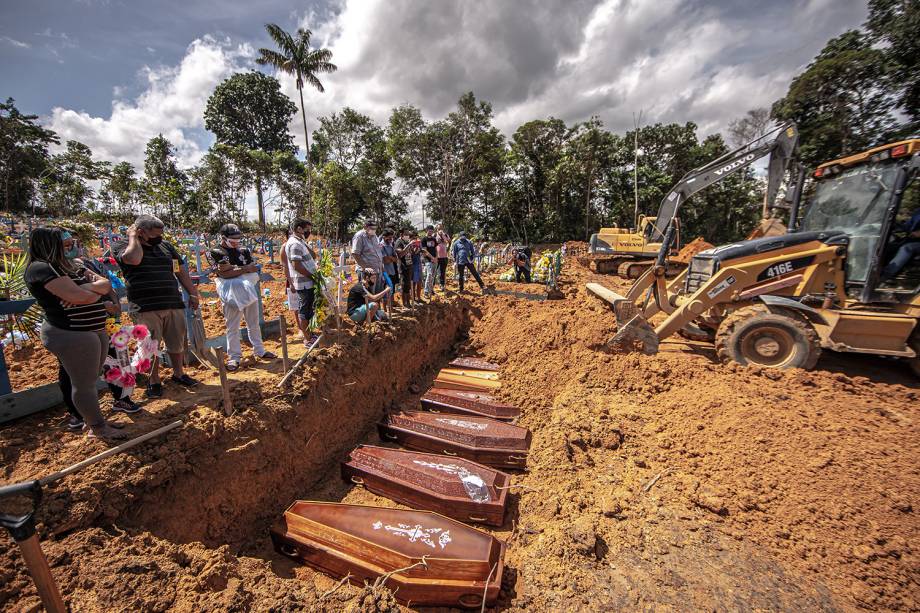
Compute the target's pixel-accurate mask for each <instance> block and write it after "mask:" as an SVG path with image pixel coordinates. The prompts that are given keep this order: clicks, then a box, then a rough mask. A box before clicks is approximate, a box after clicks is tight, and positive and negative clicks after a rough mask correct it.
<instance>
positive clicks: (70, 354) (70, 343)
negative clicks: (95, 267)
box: [25, 228, 125, 438]
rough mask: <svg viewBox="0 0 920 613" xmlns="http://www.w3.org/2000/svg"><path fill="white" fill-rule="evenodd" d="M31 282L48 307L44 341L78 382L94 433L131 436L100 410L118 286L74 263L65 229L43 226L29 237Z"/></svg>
mask: <svg viewBox="0 0 920 613" xmlns="http://www.w3.org/2000/svg"><path fill="white" fill-rule="evenodd" d="M25 282H26V285H27V286H28V287H29V291H30V292H31V293H32V295H33V296H34V297H35V300H36V301H37V302H38V304H39V305H40V306H41V307H42V308H43V309H44V310H45V320H44V321H43V322H42V329H41V339H42V344H43V345H44V346H45V347H46V348H47V349H48V351H50V352H51V353H53V354H54V355H55V356H57V358H58V359H59V360H60V361H61V364H62V365H63V366H64V369H65V370H66V371H67V374H68V375H69V376H70V380H71V383H72V385H73V392H72V396H71V398H72V400H73V403H74V406H76V408H77V410H78V411H79V412H80V415H82V416H83V420H84V421H85V422H86V426H87V427H88V428H89V429H90V434H91V435H92V436H98V437H103V438H125V435H124V434H123V433H122V432H120V431H119V430H117V429H115V428H114V427H112V425H111V424H109V423H107V422H106V421H105V418H104V417H103V416H102V412H101V411H100V410H99V394H98V392H97V391H96V381H97V379H98V378H99V373H100V372H101V371H102V365H103V363H104V362H105V356H106V354H107V352H108V346H109V337H108V334H106V332H105V319H106V310H105V306H104V305H103V303H102V298H103V296H107V295H108V293H109V292H110V291H111V289H112V286H111V284H110V283H109V280H108V279H105V278H103V277H101V276H99V275H97V274H95V273H93V272H90V271H88V270H87V269H86V268H79V269H76V268H74V266H73V264H72V263H70V262H69V261H68V260H67V258H66V257H65V254H64V241H63V238H62V235H61V231H60V230H59V229H56V228H37V229H35V230H33V231H32V234H31V235H30V236H29V265H28V267H26V273H25Z"/></svg>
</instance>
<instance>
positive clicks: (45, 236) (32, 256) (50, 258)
mask: <svg viewBox="0 0 920 613" xmlns="http://www.w3.org/2000/svg"><path fill="white" fill-rule="evenodd" d="M32 262H47V263H48V264H51V265H52V266H53V267H54V268H55V270H57V271H58V272H60V273H63V274H67V273H71V272H74V267H73V265H72V264H71V263H70V261H69V260H68V259H67V258H66V257H65V256H64V233H63V232H62V231H61V229H60V228H35V229H34V230H32V233H31V234H30V235H29V263H30V264H31V263H32Z"/></svg>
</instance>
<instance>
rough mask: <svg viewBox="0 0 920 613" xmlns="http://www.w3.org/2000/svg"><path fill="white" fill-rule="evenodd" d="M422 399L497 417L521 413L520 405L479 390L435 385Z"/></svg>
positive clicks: (512, 416) (513, 416)
mask: <svg viewBox="0 0 920 613" xmlns="http://www.w3.org/2000/svg"><path fill="white" fill-rule="evenodd" d="M421 400H422V402H430V403H433V404H439V405H446V406H449V407H456V408H458V409H466V410H469V411H473V412H475V413H484V414H486V415H488V416H491V417H494V418H497V419H514V418H515V417H518V416H519V415H520V414H521V410H520V409H519V408H518V407H516V406H512V405H510V404H504V403H502V402H499V401H497V400H496V399H495V396H493V395H491V394H481V393H478V392H467V391H463V390H452V389H444V388H440V387H433V388H431V389H430V390H428V391H427V392H425V393H424V394H423V395H422V398H421Z"/></svg>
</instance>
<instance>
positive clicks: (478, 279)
mask: <svg viewBox="0 0 920 613" xmlns="http://www.w3.org/2000/svg"><path fill="white" fill-rule="evenodd" d="M467 268H468V269H469V270H470V272H471V273H473V278H474V279H476V283H478V284H479V288H480V289H483V288H485V283H483V282H482V277H480V276H479V271H477V270H476V267H475V266H473V263H472V262H467V263H466V264H457V283H458V284H459V285H460V291H461V292H462V291H463V276H464V272H465V269H467Z"/></svg>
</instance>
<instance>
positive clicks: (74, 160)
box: [41, 140, 109, 216]
mask: <svg viewBox="0 0 920 613" xmlns="http://www.w3.org/2000/svg"><path fill="white" fill-rule="evenodd" d="M108 168H109V163H108V162H96V161H94V160H93V152H92V151H91V150H90V148H89V147H88V146H86V145H84V144H83V143H81V142H79V141H74V140H69V141H67V148H66V149H65V150H64V151H63V152H61V153H58V154H57V155H54V156H52V158H51V160H50V162H49V168H48V170H47V171H46V172H45V173H43V175H44V176H43V178H42V180H41V190H42V202H43V204H44V205H45V208H46V209H47V211H48V212H49V213H51V214H52V215H53V216H61V215H69V214H75V213H79V212H80V211H81V209H82V208H83V207H84V205H86V204H88V202H89V200H90V198H92V197H93V195H94V190H93V188H92V187H90V185H89V183H88V182H89V181H97V180H99V179H101V178H103V177H104V176H105V175H106V173H107V172H108Z"/></svg>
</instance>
